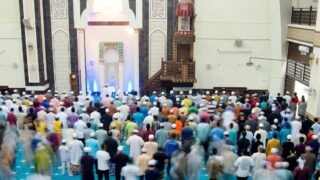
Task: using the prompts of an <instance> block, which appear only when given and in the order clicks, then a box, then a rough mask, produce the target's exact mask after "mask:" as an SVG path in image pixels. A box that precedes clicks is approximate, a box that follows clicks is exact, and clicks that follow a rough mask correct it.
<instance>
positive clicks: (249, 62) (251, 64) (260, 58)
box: [246, 56, 286, 66]
mask: <svg viewBox="0 0 320 180" xmlns="http://www.w3.org/2000/svg"><path fill="white" fill-rule="evenodd" d="M253 59H255V60H268V61H280V62H283V61H286V60H283V59H273V58H264V57H252V56H251V57H249V61H248V62H247V63H246V65H247V66H253V65H254V63H253V62H252V60H253Z"/></svg>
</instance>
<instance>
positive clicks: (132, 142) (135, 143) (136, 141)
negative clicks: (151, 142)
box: [127, 134, 144, 162]
mask: <svg viewBox="0 0 320 180" xmlns="http://www.w3.org/2000/svg"><path fill="white" fill-rule="evenodd" d="M127 144H128V146H129V147H130V155H129V156H130V157H131V158H133V159H134V162H136V160H137V159H138V156H139V155H140V154H141V148H142V146H143V144H144V141H143V139H142V138H141V137H140V136H138V135H135V134H134V135H132V136H130V137H129V138H128V140H127Z"/></svg>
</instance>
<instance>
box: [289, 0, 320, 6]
mask: <svg viewBox="0 0 320 180" xmlns="http://www.w3.org/2000/svg"><path fill="white" fill-rule="evenodd" d="M292 6H293V7H296V8H308V7H310V6H312V7H315V8H317V6H318V0H293V1H292Z"/></svg>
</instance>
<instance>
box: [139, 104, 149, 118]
mask: <svg viewBox="0 0 320 180" xmlns="http://www.w3.org/2000/svg"><path fill="white" fill-rule="evenodd" d="M140 112H141V113H142V114H143V116H144V117H147V116H148V112H149V109H148V107H147V106H141V108H140Z"/></svg>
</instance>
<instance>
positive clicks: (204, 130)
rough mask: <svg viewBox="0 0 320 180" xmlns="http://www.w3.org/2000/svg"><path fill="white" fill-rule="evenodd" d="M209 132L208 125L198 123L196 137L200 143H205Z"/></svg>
mask: <svg viewBox="0 0 320 180" xmlns="http://www.w3.org/2000/svg"><path fill="white" fill-rule="evenodd" d="M209 132H210V126H209V124H208V123H199V124H198V125H197V128H196V137H197V138H198V139H199V140H200V141H201V142H205V141H206V140H207V138H208V135H209Z"/></svg>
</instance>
